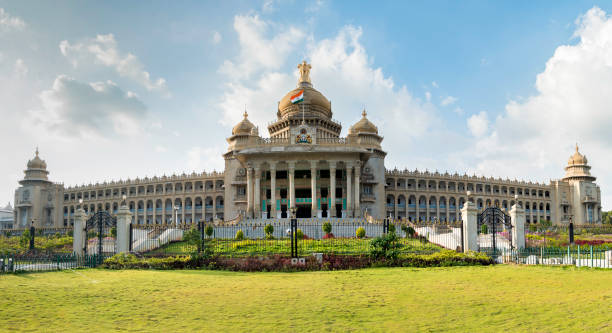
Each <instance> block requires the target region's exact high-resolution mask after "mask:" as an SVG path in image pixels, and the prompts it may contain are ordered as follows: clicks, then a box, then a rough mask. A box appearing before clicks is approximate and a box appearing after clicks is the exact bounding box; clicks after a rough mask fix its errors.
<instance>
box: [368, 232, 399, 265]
mask: <svg viewBox="0 0 612 333" xmlns="http://www.w3.org/2000/svg"><path fill="white" fill-rule="evenodd" d="M397 240H398V239H397V235H396V234H391V233H389V234H386V235H384V236H380V237H376V238H374V239H372V241H371V242H370V256H371V257H372V258H373V259H375V260H381V259H384V260H390V261H395V260H397V258H398V257H399V254H400V249H401V248H402V246H403V244H401V243H399V242H398V241H397Z"/></svg>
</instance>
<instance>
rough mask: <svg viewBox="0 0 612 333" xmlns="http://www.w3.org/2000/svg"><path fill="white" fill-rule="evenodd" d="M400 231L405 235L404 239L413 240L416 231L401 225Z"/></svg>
mask: <svg viewBox="0 0 612 333" xmlns="http://www.w3.org/2000/svg"><path fill="white" fill-rule="evenodd" d="M402 231H403V232H404V233H405V234H406V238H414V236H415V234H416V231H415V230H414V228H413V227H411V226H409V225H403V226H402Z"/></svg>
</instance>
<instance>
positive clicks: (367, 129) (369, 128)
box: [348, 110, 378, 134]
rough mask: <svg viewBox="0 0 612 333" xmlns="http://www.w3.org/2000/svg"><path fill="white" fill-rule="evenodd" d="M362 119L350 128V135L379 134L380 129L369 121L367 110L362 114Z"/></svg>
mask: <svg viewBox="0 0 612 333" xmlns="http://www.w3.org/2000/svg"><path fill="white" fill-rule="evenodd" d="M361 115H362V117H361V119H360V120H359V121H358V122H356V123H355V125H353V126H351V128H349V130H348V132H349V134H359V133H372V134H378V128H377V127H376V125H374V124H373V123H372V122H371V121H369V120H368V118H367V117H366V116H367V113H366V111H365V110H363V112H362V113H361Z"/></svg>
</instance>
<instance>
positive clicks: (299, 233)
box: [295, 229, 304, 239]
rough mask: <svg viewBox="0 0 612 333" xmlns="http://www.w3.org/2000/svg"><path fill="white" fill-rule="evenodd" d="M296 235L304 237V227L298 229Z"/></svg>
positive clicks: (300, 237) (298, 237) (299, 237)
mask: <svg viewBox="0 0 612 333" xmlns="http://www.w3.org/2000/svg"><path fill="white" fill-rule="evenodd" d="M295 237H296V238H297V239H304V232H303V231H302V229H298V230H297V231H296V232H295Z"/></svg>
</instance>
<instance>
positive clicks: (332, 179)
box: [327, 161, 337, 217]
mask: <svg viewBox="0 0 612 333" xmlns="http://www.w3.org/2000/svg"><path fill="white" fill-rule="evenodd" d="M329 190H330V194H331V197H330V198H331V207H328V209H327V210H328V211H329V214H328V216H329V217H337V216H336V162H335V161H333V162H332V161H330V162H329Z"/></svg>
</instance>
